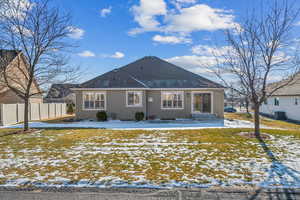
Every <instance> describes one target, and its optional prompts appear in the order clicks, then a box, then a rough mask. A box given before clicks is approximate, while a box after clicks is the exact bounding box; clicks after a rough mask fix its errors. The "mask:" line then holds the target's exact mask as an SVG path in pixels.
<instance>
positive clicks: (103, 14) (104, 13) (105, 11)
mask: <svg viewBox="0 0 300 200" xmlns="http://www.w3.org/2000/svg"><path fill="white" fill-rule="evenodd" d="M111 10H112V7H111V6H110V7H108V8H103V9H102V10H100V15H101V17H106V16H107V15H109V14H110V13H111Z"/></svg>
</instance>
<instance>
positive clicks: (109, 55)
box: [100, 51, 125, 59]
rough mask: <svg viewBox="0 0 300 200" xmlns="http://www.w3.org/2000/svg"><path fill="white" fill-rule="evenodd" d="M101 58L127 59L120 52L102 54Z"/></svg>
mask: <svg viewBox="0 0 300 200" xmlns="http://www.w3.org/2000/svg"><path fill="white" fill-rule="evenodd" d="M100 57H102V58H114V59H121V58H124V57H125V54H124V53H122V52H120V51H116V52H115V53H114V54H101V55H100Z"/></svg>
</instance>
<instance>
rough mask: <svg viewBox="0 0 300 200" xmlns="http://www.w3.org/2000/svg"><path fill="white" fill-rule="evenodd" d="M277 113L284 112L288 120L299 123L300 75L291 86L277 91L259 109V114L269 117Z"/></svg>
mask: <svg viewBox="0 0 300 200" xmlns="http://www.w3.org/2000/svg"><path fill="white" fill-rule="evenodd" d="M271 86H272V85H271ZM277 111H282V112H285V114H286V117H287V118H288V119H291V120H296V121H300V73H299V74H298V75H297V76H296V78H295V80H294V81H293V82H292V83H291V84H289V85H287V86H285V87H283V88H281V89H279V90H277V91H276V92H275V93H274V94H273V95H272V96H271V97H269V98H268V99H267V100H266V101H265V102H264V103H263V105H262V106H261V108H260V112H261V113H263V114H266V115H270V116H274V114H275V112H277Z"/></svg>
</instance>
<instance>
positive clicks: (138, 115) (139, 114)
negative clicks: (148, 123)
mask: <svg viewBox="0 0 300 200" xmlns="http://www.w3.org/2000/svg"><path fill="white" fill-rule="evenodd" d="M144 117H145V114H144V113H143V112H136V113H135V120H136V121H142V120H143V119H144Z"/></svg>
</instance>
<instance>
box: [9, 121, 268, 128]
mask: <svg viewBox="0 0 300 200" xmlns="http://www.w3.org/2000/svg"><path fill="white" fill-rule="evenodd" d="M22 127H23V125H22V124H17V125H12V126H6V127H4V128H22ZM30 127H32V128H106V129H117V130H118V129H123V130H124V129H127V130H135V129H143V130H166V129H167V130H170V129H172V130H180V129H203V128H253V127H254V125H253V123H252V122H249V121H244V120H227V119H225V120H209V121H197V120H174V121H166V120H155V121H141V122H135V121H119V120H111V121H107V122H94V121H82V122H71V123H45V122H31V123H30ZM263 128H267V127H265V126H263Z"/></svg>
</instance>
